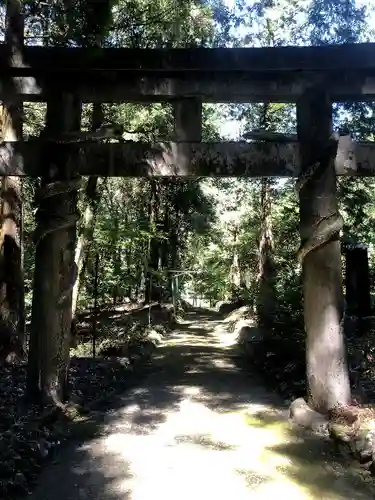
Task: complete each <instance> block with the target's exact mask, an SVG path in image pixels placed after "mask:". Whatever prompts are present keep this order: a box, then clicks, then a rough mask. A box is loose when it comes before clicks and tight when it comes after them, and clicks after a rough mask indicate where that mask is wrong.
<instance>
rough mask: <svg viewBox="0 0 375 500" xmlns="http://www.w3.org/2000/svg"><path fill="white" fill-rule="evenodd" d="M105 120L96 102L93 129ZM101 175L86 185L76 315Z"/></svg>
mask: <svg viewBox="0 0 375 500" xmlns="http://www.w3.org/2000/svg"><path fill="white" fill-rule="evenodd" d="M103 121H104V114H103V108H102V105H101V104H100V103H95V104H94V107H93V112H92V129H93V130H96V129H97V128H99V127H100V126H101V125H102V124H103ZM99 181H100V179H99V177H98V176H96V175H95V176H91V177H90V178H89V179H88V181H87V185H86V201H87V205H86V209H85V213H84V216H83V224H82V230H81V233H80V235H79V238H78V242H77V247H76V251H75V259H74V260H75V264H76V266H77V279H76V282H75V284H74V288H73V301H72V316H73V318H74V317H75V316H76V312H77V301H78V295H79V288H80V285H81V283H82V282H83V281H84V276H85V272H86V266H85V263H86V261H87V259H86V257H87V254H88V253H89V251H90V247H91V244H92V240H93V236H94V230H95V223H96V217H97V212H98V206H99V202H100V194H99V192H98V188H99ZM105 182H106V180H104V181H103V183H102V185H101V187H103V185H104V183H105Z"/></svg>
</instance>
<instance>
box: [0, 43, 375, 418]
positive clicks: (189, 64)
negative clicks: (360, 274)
mask: <svg viewBox="0 0 375 500" xmlns="http://www.w3.org/2000/svg"><path fill="white" fill-rule="evenodd" d="M18 54H21V55H22V57H15V55H14V52H12V50H11V48H10V46H9V45H0V82H1V88H0V97H1V99H3V100H4V101H5V102H8V103H9V102H13V101H22V100H27V101H31V100H34V101H46V102H47V126H46V130H45V134H44V137H43V138H42V137H41V138H37V139H33V140H30V141H27V142H26V141H25V142H22V141H13V142H4V143H2V144H1V146H0V174H1V175H2V176H8V175H20V176H22V175H31V176H38V175H39V176H42V179H43V181H42V188H41V189H40V190H39V192H38V201H39V210H38V214H37V231H36V243H37V249H36V263H35V265H36V271H35V281H34V298H33V332H34V334H35V335H34V336H35V337H36V336H37V335H36V332H38V335H39V342H40V345H39V348H41V350H42V358H43V357H44V358H45V359H44V363H45V365H46V366H47V365H49V366H50V368H51V366H52V371H54V374H55V375H54V377H55V380H53V381H52V385H54V386H55V387H57V386H58V384H59V379H61V378H63V377H64V376H65V371H64V370H65V368H66V359H65V360H64V356H65V355H66V350H65V354H64V353H63V354H61V353H59V352H58V345H57V344H58V343H57V341H56V336H58V338H59V339H63V342H64V339H66V338H68V329H69V325H70V320H71V317H70V316H69V315H70V312H69V311H70V304H69V303H68V304H66V303H64V300H63V299H64V298H65V296H66V291H67V290H68V292H69V290H70V288H71V271H70V269H71V266H72V242H73V243H74V234H75V221H76V219H77V217H76V213H75V212H76V201H77V200H76V198H77V197H76V191H77V189H78V188H79V185H80V183H79V175H101V176H106V175H107V176H181V177H191V176H247V177H259V176H267V177H271V176H278V177H283V176H297V175H299V174H302V176H300V177H299V180H300V181H301V182H300V184H299V195H300V221H301V227H300V233H301V239H302V241H303V242H304V244H305V245H306V243H307V242H310V241H312V240H314V239H315V240H314V241H315V243H316V245H315V246H313V247H312V248H310V249H309V251H308V252H306V253H305V254H304V255H303V281H304V301H305V313H304V314H305V326H306V333H307V365H308V381H309V387H310V392H311V398H312V399H311V400H312V404H313V406H315V408H316V409H318V410H321V411H327V410H330V409H331V408H332V406H333V405H334V404H335V403H336V402H337V401H338V402H340V403H343V404H348V402H349V397H350V390H349V384H348V380H347V374H346V370H345V353H344V347H343V341H342V331H341V328H340V323H341V320H342V313H343V304H342V290H341V261H340V243H339V236H338V235H339V226H337V220H338V219H337V218H336V219H334V222H333V226H332V227H331V226H330V225H329V224H330V221H331V220H332V219H331V218H332V216H337V214H338V212H337V199H336V174H339V175H349V174H350V175H364V176H373V175H375V150H374V147H373V145H372V144H358V145H357V147H356V150H355V158H356V159H355V160H354V157H353V151H349V152H348V154H347V153H346V152H345V151H344V150H343V151H340V152H339V153H340V155H341V158H340V160H339V159H338V160H337V162H336V170H335V168H334V165H335V161H332V160H335V157H336V156H337V155H336V153H337V141H332V140H331V134H332V123H331V115H332V102H333V101H364V100H374V97H375V57H374V56H375V44H357V45H340V46H325V47H275V48H274V47H273V48H251V49H220V48H218V49H199V48H198V49H165V50H164V49H160V50H157V49H153V50H143V49H98V48H96V49H88V48H87V49H82V48H41V47H25V48H22V49H21V48H19V51H18ZM82 102H143V103H151V102H169V103H172V104H173V106H174V111H175V142H172V143H163V144H144V143H138V142H137V143H136V142H131V141H130V142H118V143H110V144H108V143H97V142H93V141H85V142H80V143H79V144H78V143H77V141H74V140H73V141H68V142H70V143H69V144H66V142H65V141H66V138H67V137H68V136H70V137H72V136H76V137H77V131H79V123H80V106H81V103H82ZM203 102H229V103H233V102H288V103H290V102H295V103H296V105H297V121H298V141H294V140H291V141H289V142H288V141H285V140H284V141H282V142H267V141H266V142H265V141H263V140H261V141H257V140H255V141H253V142H249V143H246V142H239V143H238V142H237V143H236V142H227V143H202V142H201V129H202V125H201V123H202V122H201V118H202V103H203ZM332 143H334V145H335V146H334V147H333V148H332ZM340 155H339V156H340ZM311 166H313V169H312V170H311ZM347 167H349V168H347ZM306 173H307V174H306ZM304 175H305V179H304ZM306 181H307V182H306ZM322 221H323V222H324V221H328V222H327V225H328V226H329V227H328V226H327V227H328V229H327V228H324V227H323V226H324V224H323V225H322V226H320V225H319V228H320V231H321V229H322V228H323V229H324V231H325V238H326V239H325V240H324V241H319V238H321V234H320V233H319V231H318V232H317V227H318V223H319V224H320V223H321V222H322ZM335 224H336V225H335ZM327 231H328V232H327ZM329 231H331V233H329ZM318 233H319V234H318ZM322 243H324V244H322ZM73 247H74V245H73ZM60 299H61V300H60ZM68 302H69V301H68ZM328 331H329V335H327V332H328ZM54 336H55V337H54ZM328 338H329V342H328V343H327V339H328ZM319 344H321V345H322V346H323V345H324V347H323V348H321V349H317V348H316V345H319ZM37 347H38V344H37V345H36V346H34V347H33V346H32V349H37ZM51 352H52V358H51ZM47 357H49V358H51V359H46V358H47ZM64 363H65V364H64ZM42 372H43V369H42ZM40 377H41V379H42V382H41V385H43V383H47V382H48V380H47V379H48V376H47V375H43V373H42V374H41V375H40ZM331 380H335V384H334V385H332V384H331Z"/></svg>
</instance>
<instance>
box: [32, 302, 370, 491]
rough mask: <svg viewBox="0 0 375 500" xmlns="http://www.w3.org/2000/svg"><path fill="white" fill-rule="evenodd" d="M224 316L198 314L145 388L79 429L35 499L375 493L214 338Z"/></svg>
mask: <svg viewBox="0 0 375 500" xmlns="http://www.w3.org/2000/svg"><path fill="white" fill-rule="evenodd" d="M220 321H221V317H220V316H219V315H218V314H215V313H213V312H211V311H202V310H193V311H190V312H189V313H188V315H187V320H186V321H184V322H183V323H182V324H181V325H180V326H179V328H178V329H176V330H175V331H174V332H172V334H171V335H170V336H169V337H168V339H167V340H166V342H165V343H164V345H163V346H162V347H160V349H158V353H157V356H156V357H155V360H154V363H153V366H152V367H151V369H150V372H149V373H148V375H147V377H146V378H145V379H144V380H143V381H140V383H139V385H138V387H136V388H135V389H132V390H130V391H129V392H128V393H126V394H122V395H120V396H118V397H114V398H112V399H111V400H109V401H107V403H106V405H107V406H106V408H107V410H108V411H105V410H106V408H105V407H104V406H102V407H101V408H100V409H98V411H97V413H96V415H95V418H94V419H93V420H92V421H91V422H90V423H87V424H85V425H86V428H85V426H81V427H77V434H76V435H77V441H76V442H75V443H70V445H69V446H68V447H67V448H66V449H65V450H64V451H63V452H62V453H61V454H60V455H59V457H58V462H57V463H56V464H54V465H51V466H50V467H48V468H47V469H46V470H45V472H44V473H43V474H42V477H41V481H40V487H39V488H37V490H36V491H35V493H34V495H33V496H32V497H31V498H32V499H33V500H60V499H61V500H62V499H64V500H73V499H75V500H80V499H89V498H90V500H94V499H101V500H118V499H127V498H129V499H132V500H138V499H145V500H146V499H149V498H158V497H159V496H160V497H162V498H164V500H169V498H170V499H172V498H175V497H176V496H177V495H178V497H179V498H181V497H182V498H186V499H188V498H189V499H191V497H192V495H194V497H196V498H198V499H200V498H202V499H203V498H207V497H208V496H212V497H214V498H215V499H216V500H218V499H221V498H223V499H224V498H226V499H227V498H228V495H231V496H234V497H235V498H236V500H242V498H243V499H245V498H246V499H248V498H254V499H263V498H264V499H265V498H272V496H271V495H275V494H276V495H278V496H286V497H288V498H289V499H294V498H296V499H321V498H324V499H331V498H332V499H344V498H345V499H347V498H351V499H370V498H374V489H373V487H372V484H371V483H370V482H366V480H365V479H364V477H363V474H359V472H358V471H357V470H354V469H353V468H351V467H349V466H348V464H345V463H344V461H343V460H342V459H339V458H338V457H335V455H334V453H333V451H332V447H331V445H330V443H328V442H326V441H324V440H323V439H322V438H317V437H314V436H309V435H307V434H305V433H301V432H300V431H299V432H297V431H296V430H295V429H292V428H291V427H290V425H289V423H288V421H287V410H286V408H285V405H284V404H283V402H282V401H281V400H280V399H279V398H278V397H277V396H276V395H274V394H271V393H269V392H267V390H266V389H265V388H264V386H263V385H262V383H261V381H260V380H259V377H258V376H257V375H255V373H254V374H253V373H251V371H246V372H244V371H243V370H241V368H240V367H239V366H238V364H237V363H236V356H237V353H236V350H235V348H234V347H231V346H224V345H223V344H222V343H221V341H220V339H219V338H218V337H217V336H215V333H214V330H215V327H216V326H218V325H219V324H220ZM80 429H81V431H80ZM85 434H86V438H85Z"/></svg>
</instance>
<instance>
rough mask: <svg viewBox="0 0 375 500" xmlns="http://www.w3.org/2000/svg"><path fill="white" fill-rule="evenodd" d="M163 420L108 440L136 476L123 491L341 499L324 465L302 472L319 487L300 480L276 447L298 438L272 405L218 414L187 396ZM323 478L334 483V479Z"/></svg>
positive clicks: (136, 496)
mask: <svg viewBox="0 0 375 500" xmlns="http://www.w3.org/2000/svg"><path fill="white" fill-rule="evenodd" d="M190 389H191V395H192V396H193V395H194V394H195V395H199V393H200V390H199V388H197V387H191V388H190ZM186 392H189V391H186ZM165 417H166V418H165V421H164V422H163V423H162V424H160V425H159V427H158V428H157V429H156V430H155V431H154V432H153V433H152V434H149V435H139V434H138V435H136V434H131V433H127V434H125V433H121V432H120V433H117V434H112V435H111V436H109V437H108V438H107V439H106V441H105V446H106V448H107V450H108V452H110V453H115V454H116V455H117V454H121V455H122V457H123V460H124V462H126V463H129V464H130V470H131V474H132V476H133V479H132V480H131V485H130V483H129V480H125V481H124V484H123V490H124V491H129V489H131V490H132V493H131V499H132V500H141V499H142V500H144V499H147V498H158V497H160V498H163V499H164V500H169V499H170V500H172V499H175V498H176V497H178V498H179V499H181V498H182V499H185V498H186V499H188V498H189V499H191V498H192V496H194V497H195V498H198V499H200V498H202V499H203V498H207V497H212V498H215V499H216V500H220V499H223V500H224V498H225V499H226V500H227V499H228V497H229V496H231V497H234V498H236V500H242V499H244V500H245V498H246V499H249V498H250V499H252V498H253V499H259V500H260V499H266V498H273V497H274V496H275V495H277V496H278V497H281V496H283V497H285V498H289V500H290V499H292V500H293V499H296V500H297V499H298V500H304V499H307V500H313V499H320V498H324V499H327V500H330V499H332V500H333V499H341V498H345V497H343V496H340V493H339V491H338V493H337V494H334V493H332V492H331V491H329V490H326V489H325V487H326V486H327V487H328V486H329V484H328V483H327V481H322V478H321V476H322V474H323V475H324V470H323V469H322V468H321V466H319V467H316V466H314V465H312V464H310V465H309V466H308V467H307V468H306V470H305V471H304V473H306V474H310V475H312V476H313V477H314V478H315V480H316V481H317V482H318V483H319V481H320V482H323V484H322V489H321V490H319V488H318V490H317V491H315V492H313V491H311V489H310V488H308V487H307V486H305V485H302V484H300V481H299V479H298V477H299V471H298V470H297V469H296V468H297V466H296V465H295V464H294V463H293V461H292V460H291V458H289V457H287V456H285V455H284V454H283V453H279V452H277V451H275V450H273V448H274V447H277V446H278V445H280V444H283V443H287V442H290V441H293V440H295V439H296V438H295V437H292V435H291V433H290V428H289V423H288V421H287V420H285V419H284V418H281V417H278V413H277V412H276V410H274V409H273V408H272V407H267V406H265V405H254V406H253V407H251V406H250V408H249V409H248V410H247V412H243V411H238V412H231V413H225V414H223V413H218V412H215V411H212V410H210V409H209V408H208V407H206V406H205V405H204V404H202V403H198V402H195V401H193V400H192V399H190V398H189V397H185V398H184V399H183V400H182V401H181V402H180V405H179V408H178V409H174V410H173V411H170V412H167V413H166V415H165ZM294 470H295V472H296V473H295V474H293V471H294ZM327 480H328V482H329V481H331V482H332V476H327ZM326 483H327V484H326ZM339 490H340V489H339ZM358 498H360V497H358Z"/></svg>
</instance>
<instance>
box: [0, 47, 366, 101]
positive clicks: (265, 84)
mask: <svg viewBox="0 0 375 500" xmlns="http://www.w3.org/2000/svg"><path fill="white" fill-rule="evenodd" d="M373 51H374V48H373V44H342V45H337V46H327V47H272V48H269V47H268V48H236V49H232V48H230V49H226V48H216V49H205V48H188V49H171V50H165V49H161V50H159V49H154V50H145V49H113V48H107V49H100V50H95V49H93V48H61V47H59V48H57V47H51V48H47V47H30V46H29V47H26V48H25V49H24V54H23V56H24V58H23V59H24V60H23V64H22V67H20V68H17V69H13V68H12V69H10V68H9V66H8V58H9V52H8V50H7V48H6V47H4V46H2V45H0V67H1V68H2V75H1V76H2V79H0V95H1V97H3V95H4V93H5V89H6V86H5V85H4V82H5V81H6V80H9V79H10V78H12V77H15V76H16V77H22V81H23V85H22V88H21V89H19V90H18V92H19V94H21V95H22V96H23V97H24V98H26V97H28V98H29V99H41V100H43V99H45V96H46V91H47V88H48V87H49V88H51V87H55V88H56V87H61V82H62V81H63V82H64V88H65V90H66V91H67V92H72V91H74V93H75V95H76V96H77V98H79V99H80V100H83V101H87V102H94V101H96V102H106V101H112V102H114V101H126V102H131V101H138V102H142V101H143V102H153V101H170V100H172V99H176V98H181V97H201V98H203V100H204V101H206V102H295V101H297V100H298V98H299V97H301V95H302V94H303V93H304V92H305V91H306V90H308V89H309V88H310V87H312V86H314V85H319V84H321V83H322V82H324V86H325V88H326V89H327V92H329V93H330V95H331V96H332V98H333V99H334V100H335V99H336V100H355V99H356V98H358V99H360V100H366V99H369V100H371V99H373V97H374V95H375V84H374V78H373V75H372V71H373V69H374V62H373V60H372V57H373V55H372V54H373ZM270 70H272V71H270ZM72 72H73V75H74V77H73V76H72ZM69 74H70V77H69V76H68V77H67V75H69ZM181 75H183V76H181Z"/></svg>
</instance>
